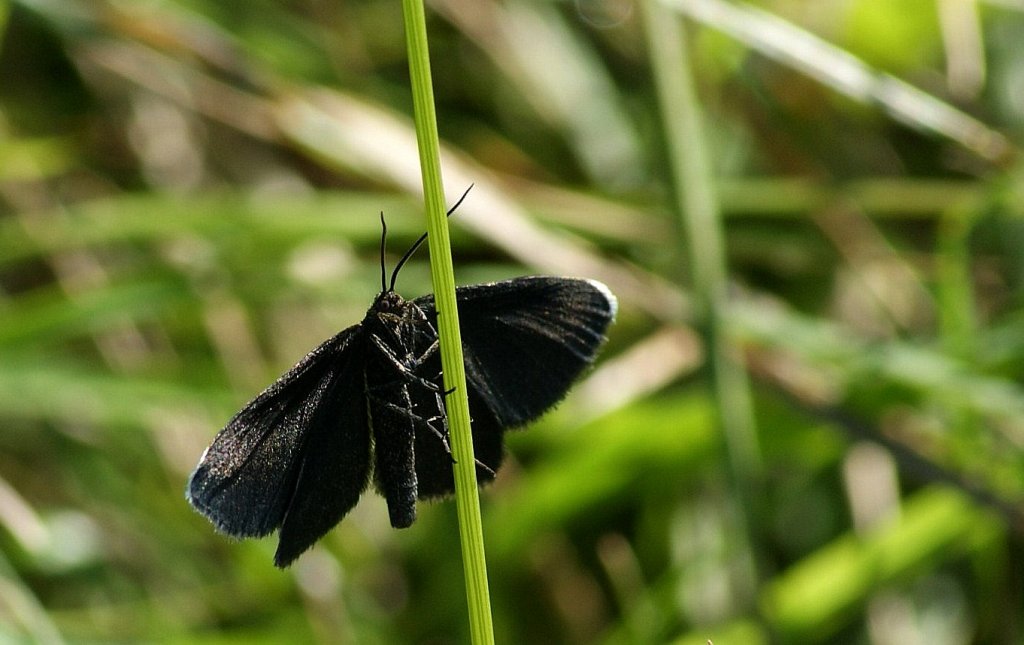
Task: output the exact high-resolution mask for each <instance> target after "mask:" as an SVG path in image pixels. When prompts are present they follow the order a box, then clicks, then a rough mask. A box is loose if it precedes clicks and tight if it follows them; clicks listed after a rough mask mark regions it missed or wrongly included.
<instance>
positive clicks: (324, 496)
mask: <svg viewBox="0 0 1024 645" xmlns="http://www.w3.org/2000/svg"><path fill="white" fill-rule="evenodd" d="M351 350H352V354H351V355H349V356H346V357H345V358H346V359H348V360H346V361H344V363H342V364H339V365H337V366H336V368H335V369H336V372H335V374H334V378H333V379H332V380H331V381H330V383H329V385H328V387H327V390H326V391H325V392H324V395H323V398H322V399H321V403H320V405H319V406H317V408H316V410H315V412H314V413H313V415H312V417H311V418H310V419H309V424H308V426H307V428H306V439H305V445H304V446H303V449H302V459H301V462H300V464H299V472H298V477H297V479H296V482H295V488H294V492H293V493H292V498H291V501H290V503H289V505H288V510H287V512H286V513H285V516H284V520H283V522H282V524H281V532H280V534H279V535H278V545H277V553H275V554H274V564H276V565H277V566H279V567H285V566H288V565H289V564H290V563H291V562H292V560H294V559H295V558H297V557H299V555H301V554H302V553H303V552H304V551H305V550H306V549H308V548H309V547H311V546H313V544H314V543H315V542H316V541H317V540H319V539H320V538H321V537H322V536H323V535H324V534H326V533H327V532H328V531H330V530H331V529H332V528H334V526H335V525H336V524H337V523H338V522H340V521H341V518H343V517H344V516H345V515H346V514H347V513H348V512H349V511H350V510H352V507H353V506H355V505H356V502H358V501H359V497H360V495H362V493H363V491H364V490H365V489H366V484H367V481H368V480H369V476H370V457H371V448H370V432H369V429H368V426H367V420H366V418H367V414H366V406H367V402H366V393H365V390H364V387H363V360H362V357H361V356H360V355H359V354H360V353H361V350H362V346H361V344H359V343H356V344H354V345H353V347H352V348H351Z"/></svg>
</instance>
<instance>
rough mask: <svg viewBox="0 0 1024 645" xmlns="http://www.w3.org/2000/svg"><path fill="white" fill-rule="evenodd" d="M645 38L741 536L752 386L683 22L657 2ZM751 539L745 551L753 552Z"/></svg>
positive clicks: (752, 451)
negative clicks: (734, 324)
mask: <svg viewBox="0 0 1024 645" xmlns="http://www.w3.org/2000/svg"><path fill="white" fill-rule="evenodd" d="M644 16H645V21H646V33H647V40H648V46H649V52H650V59H651V65H652V69H653V73H654V77H655V85H656V89H657V94H658V101H659V107H660V111H661V117H662V126H663V129H664V135H665V138H666V146H667V149H668V158H669V165H670V167H671V173H672V184H673V186H674V188H675V194H676V199H677V202H676V209H677V211H678V213H679V216H680V217H681V218H682V228H683V231H684V233H685V235H684V240H683V241H682V244H683V245H684V246H685V247H686V250H687V254H688V257H689V261H690V268H691V280H692V283H693V293H694V296H695V303H696V304H697V308H698V315H700V316H701V326H702V328H703V329H702V331H703V335H704V337H705V341H706V343H707V347H708V358H709V361H710V365H711V376H712V388H713V391H714V398H715V405H716V408H717V413H718V419H719V423H720V425H721V428H722V432H723V435H724V439H725V447H726V451H727V453H728V456H729V466H730V469H731V471H732V477H733V480H734V486H735V488H736V492H737V497H738V499H739V503H740V505H741V507H742V508H741V512H740V513H738V514H737V515H738V517H737V521H739V522H742V523H744V524H745V525H746V526H745V527H744V531H743V533H744V534H746V535H747V537H748V538H750V537H751V536H750V534H749V531H751V530H752V528H753V527H754V526H757V522H756V520H755V517H754V516H755V515H756V510H755V509H756V508H757V505H756V504H755V502H754V500H755V499H756V491H757V486H758V481H759V480H760V478H761V474H760V473H761V470H762V466H761V456H760V448H759V446H758V441H757V435H756V432H755V422H754V416H753V409H752V402H751V394H750V384H749V382H748V379H747V374H746V371H745V370H744V369H743V367H742V366H741V365H740V363H739V362H738V361H737V358H736V356H735V354H736V351H737V350H736V348H735V347H733V343H732V342H731V339H730V337H729V333H728V324H727V322H728V321H727V319H726V316H727V308H728V282H727V272H726V257H725V243H724V232H723V231H722V219H721V216H720V213H719V206H718V201H717V199H716V190H715V187H714V183H713V179H712V172H711V158H710V154H709V152H708V150H707V145H706V143H705V137H704V132H703V128H702V125H701V116H700V105H699V102H698V100H697V95H696V90H695V89H694V83H693V78H692V75H691V73H690V67H691V64H690V61H689V56H688V53H687V44H686V32H685V30H684V28H683V24H682V20H681V19H680V18H679V17H678V16H677V15H676V14H675V12H673V11H671V10H670V9H668V8H667V7H665V6H664V5H662V4H661V3H660V2H659V1H658V0H648V1H647V2H645V3H644ZM754 544H755V541H753V540H751V542H750V544H749V545H748V546H750V547H753V545H754Z"/></svg>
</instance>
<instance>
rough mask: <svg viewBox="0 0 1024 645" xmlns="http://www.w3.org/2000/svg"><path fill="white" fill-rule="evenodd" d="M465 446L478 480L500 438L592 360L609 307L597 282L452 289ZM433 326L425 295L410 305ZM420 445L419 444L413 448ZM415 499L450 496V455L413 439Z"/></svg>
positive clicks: (493, 464)
mask: <svg viewBox="0 0 1024 645" xmlns="http://www.w3.org/2000/svg"><path fill="white" fill-rule="evenodd" d="M456 297H457V299H458V304H459V327H460V329H461V333H462V343H463V355H464V358H465V363H466V380H467V387H468V388H469V393H468V394H469V403H470V413H471V415H472V417H473V424H472V426H473V446H474V452H475V453H476V458H477V460H478V461H480V462H482V463H483V464H485V465H486V466H487V467H488V468H489V470H490V472H488V471H487V470H486V469H482V468H479V467H478V469H477V474H478V476H479V477H480V478H481V479H482V480H484V481H486V480H489V479H491V478H492V477H493V471H495V470H497V468H498V466H499V465H500V463H501V455H502V433H503V431H504V429H506V428H514V427H517V426H521V425H523V424H525V423H527V422H529V421H531V420H533V419H536V418H537V417H539V416H540V415H541V414H543V413H544V412H545V411H547V410H548V409H549V408H551V407H552V406H553V405H554V404H555V403H557V402H558V401H560V400H561V399H562V398H563V397H564V396H565V394H566V392H568V390H569V387H570V386H571V385H572V383H573V381H575V380H576V378H577V377H579V375H580V374H581V373H582V372H583V371H584V370H585V369H586V368H587V367H588V366H589V365H590V364H591V363H592V362H593V360H594V358H595V357H596V355H597V351H598V349H600V347H601V344H602V343H603V342H604V340H605V332H606V331H607V329H608V326H609V325H610V324H611V322H612V320H613V319H614V318H615V313H616V309H617V303H616V300H615V297H614V296H613V295H612V294H611V292H610V291H609V290H608V288H607V287H605V286H604V285H603V284H601V283H599V282H594V281H590V280H577V279H572V278H554V277H529V278H516V279H514V280H507V281H504V282H496V283H492V284H481V285H473V286H468V287H459V288H458V289H456ZM413 302H414V303H415V304H416V305H417V306H419V307H420V308H421V309H423V311H424V312H425V313H426V314H427V317H428V318H429V319H430V320H431V321H434V320H435V319H436V316H437V314H436V311H435V310H434V299H433V296H424V297H422V298H417V299H416V300H414V301H413ZM421 444H423V446H422V448H421ZM416 450H417V454H416V468H417V471H418V472H419V473H420V496H421V497H430V496H435V495H443V494H447V493H450V492H451V491H452V487H453V483H452V476H451V472H450V471H451V469H450V463H451V461H450V458H449V459H448V461H447V463H446V464H445V463H442V462H443V461H444V458H445V457H447V455H444V456H442V455H439V454H437V451H436V450H433V449H432V448H431V446H430V442H428V441H427V440H426V439H425V438H423V439H420V438H419V437H418V438H417V444H416Z"/></svg>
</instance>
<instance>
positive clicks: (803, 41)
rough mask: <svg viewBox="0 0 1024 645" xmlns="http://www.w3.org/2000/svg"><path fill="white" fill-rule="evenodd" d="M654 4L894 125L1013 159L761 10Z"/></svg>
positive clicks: (914, 93) (916, 93) (947, 109)
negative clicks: (879, 109)
mask: <svg viewBox="0 0 1024 645" xmlns="http://www.w3.org/2000/svg"><path fill="white" fill-rule="evenodd" d="M659 1H661V2H664V3H665V4H666V5H668V6H670V7H672V8H673V9H674V10H676V11H678V12H680V13H683V14H686V15H687V16H689V17H691V18H693V19H694V20H697V21H698V22H701V23H703V24H706V25H708V26H709V27H713V28H715V29H718V30H721V31H723V32H725V33H727V34H729V35H731V36H733V37H734V38H736V39H738V40H740V41H742V42H743V43H745V44H746V45H747V46H749V47H751V48H753V49H756V50H757V51H759V52H761V53H762V54H764V55H766V56H768V57H770V58H774V59H775V60H777V61H779V62H780V63H783V64H785V65H788V66H790V67H792V68H794V69H797V70H799V71H801V72H803V73H804V74H807V75H808V76H810V77H812V78H815V79H817V80H818V81H820V82H821V83H824V84H825V85H828V86H829V87H831V88H832V89H833V90H835V91H837V92H839V93H841V94H845V95H846V96H849V97H851V98H853V99H855V100H857V101H860V102H862V103H869V104H875V103H877V104H879V105H882V106H883V107H884V108H885V109H886V110H887V111H888V112H889V114H891V115H892V116H893V118H895V119H897V120H898V121H901V122H903V123H905V124H907V125H909V126H911V127H914V128H918V129H922V130H929V131H932V132H935V133H936V134H940V135H942V136H944V137H947V138H949V139H951V140H953V141H956V142H957V143H959V144H960V145H962V146H963V147H964V148H966V149H967V150H970V151H971V152H973V153H974V154H976V155H978V156H980V157H981V158H983V159H985V160H987V161H989V162H993V163H998V164H1005V163H1008V162H1009V161H1010V160H1011V158H1012V157H1013V156H1014V153H1015V150H1016V148H1015V146H1013V145H1012V144H1011V143H1010V142H1009V141H1008V140H1007V139H1006V137H1004V136H1003V135H1002V134H1000V133H999V132H997V131H995V130H993V129H992V128H990V127H988V126H987V125H985V124H984V123H982V122H981V121H979V120H977V119H975V118H974V117H972V116H970V115H969V114H967V113H965V112H963V111H962V110H958V109H956V108H955V107H953V106H952V105H950V104H949V103H946V102H945V101H941V100H939V99H938V98H936V97H934V96H932V95H930V94H928V93H927V92H924V91H922V90H919V89H917V88H916V87H914V86H912V85H910V84H909V83H906V82H905V81H902V80H900V79H898V78H895V77H893V76H891V75H889V74H885V73H882V72H879V71H877V70H874V69H872V68H871V67H870V66H868V65H867V64H866V63H864V62H863V61H861V60H860V59H858V58H857V57H856V56H854V55H853V54H851V53H849V52H847V51H844V50H842V49H840V48H839V47H836V46H835V45H832V44H829V43H827V42H825V41H824V40H822V39H821V38H819V37H817V36H815V35H814V34H811V33H810V32H808V31H806V30H804V29H800V28H799V27H797V26H796V25H794V24H792V23H790V22H787V21H785V20H783V19H782V18H779V17H778V16H776V15H774V14H771V13H769V12H767V11H764V10H763V9H759V8H758V7H755V6H753V5H750V4H746V3H733V2H726V1H725V0H659Z"/></svg>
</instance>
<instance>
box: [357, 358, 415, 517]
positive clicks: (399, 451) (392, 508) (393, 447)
mask: <svg viewBox="0 0 1024 645" xmlns="http://www.w3.org/2000/svg"><path fill="white" fill-rule="evenodd" d="M374 376H375V375H374V374H373V370H368V373H367V392H368V394H369V412H370V414H369V420H370V432H371V433H372V434H373V442H374V474H373V477H374V482H375V484H376V486H377V490H378V491H380V494H381V495H383V496H384V499H385V500H387V503H388V515H390V517H391V526H393V527H395V528H396V529H401V528H406V527H408V526H411V525H412V523H413V522H415V521H416V493H417V486H416V452H415V437H416V427H415V420H414V416H413V415H414V413H413V410H412V402H411V400H410V398H409V386H408V385H407V384H405V383H404V382H402V381H401V380H396V379H395V378H394V376H391V378H390V379H381V378H374ZM377 376H380V375H377Z"/></svg>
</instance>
